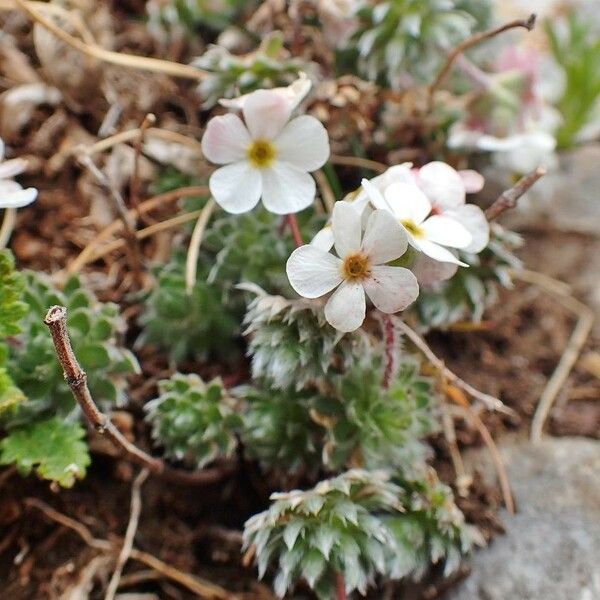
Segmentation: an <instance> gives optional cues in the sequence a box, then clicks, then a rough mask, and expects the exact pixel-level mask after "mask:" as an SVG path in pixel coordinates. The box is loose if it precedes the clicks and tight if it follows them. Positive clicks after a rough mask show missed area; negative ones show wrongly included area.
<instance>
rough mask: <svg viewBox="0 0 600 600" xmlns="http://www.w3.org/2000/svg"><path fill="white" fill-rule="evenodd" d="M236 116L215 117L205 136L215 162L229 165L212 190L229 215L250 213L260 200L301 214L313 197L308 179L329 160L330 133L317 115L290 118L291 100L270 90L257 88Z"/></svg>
mask: <svg viewBox="0 0 600 600" xmlns="http://www.w3.org/2000/svg"><path fill="white" fill-rule="evenodd" d="M242 112H243V115H244V121H245V124H244V122H242V120H241V119H240V117H238V116H237V115H233V114H228V115H224V116H220V117H214V118H213V119H211V120H210V121H209V123H208V125H207V128H206V132H205V134H204V137H203V138H202V151H203V153H204V156H205V157H206V158H207V159H208V160H210V161H211V162H214V163H217V164H221V165H225V166H224V167H221V168H220V169H217V170H216V171H215V172H214V173H213V174H212V175H211V177H210V181H209V187H210V192H211V194H212V195H213V197H214V199H215V200H216V202H217V203H218V204H220V205H221V206H222V207H223V208H224V209H225V210H226V211H227V212H230V213H234V214H238V213H243V212H247V211H249V210H251V209H252V208H254V207H255V206H256V204H257V203H258V201H259V200H260V199H261V198H262V201H263V204H264V205H265V208H266V209H267V210H269V211H271V212H273V213H276V214H279V215H284V214H288V213H295V212H298V211H300V210H302V209H304V208H306V207H307V206H309V205H310V204H311V202H312V201H313V200H314V197H315V190H316V186H315V181H314V179H313V178H312V177H311V176H310V175H309V172H310V171H316V170H317V169H319V168H320V167H322V166H323V165H324V164H325V162H326V161H327V159H328V158H329V141H328V139H327V131H326V130H325V128H324V127H323V125H322V124H321V123H320V122H319V121H318V120H317V119H315V118H314V117H311V116H308V115H303V116H300V117H296V118H295V119H292V120H291V121H290V120H289V119H290V114H291V108H290V103H289V101H288V100H287V99H286V98H285V97H283V96H282V95H281V94H279V93H277V92H274V91H271V90H258V91H256V92H253V93H252V94H250V95H249V96H248V98H247V99H246V101H245V102H244V105H243V109H242Z"/></svg>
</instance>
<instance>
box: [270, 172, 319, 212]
mask: <svg viewBox="0 0 600 600" xmlns="http://www.w3.org/2000/svg"><path fill="white" fill-rule="evenodd" d="M260 173H261V176H262V200H263V204H264V205H265V208H266V209H267V210H268V211H270V212H272V213H275V214H276V215H288V214H290V213H296V212H298V211H300V210H303V209H305V208H306V207H307V206H310V205H311V204H312V202H313V200H314V199H315V193H316V184H315V180H314V179H313V178H312V177H311V176H310V175H309V174H308V173H306V172H305V171H301V170H300V169H297V168H296V167H294V166H293V165H290V164H288V163H284V162H279V161H277V162H275V163H274V164H273V166H272V167H270V168H268V169H262V170H261V171H260Z"/></svg>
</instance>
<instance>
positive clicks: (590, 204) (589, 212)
mask: <svg viewBox="0 0 600 600" xmlns="http://www.w3.org/2000/svg"><path fill="white" fill-rule="evenodd" d="M558 161H559V163H558V166H557V167H556V168H552V169H549V171H548V173H547V174H546V175H545V176H544V177H542V179H540V181H538V182H537V183H536V184H535V185H534V186H533V187H532V188H531V190H530V191H529V192H528V193H527V194H526V195H525V196H524V197H523V198H522V199H521V200H520V201H519V207H518V209H517V210H513V211H510V212H509V213H507V214H506V215H505V217H503V222H505V223H506V224H508V225H509V226H511V227H513V226H517V227H519V226H539V225H540V224H548V225H551V226H552V227H555V228H556V229H558V230H559V231H571V232H578V233H586V234H590V235H596V236H600V197H599V196H598V190H599V189H600V169H599V168H598V165H600V144H588V145H585V146H581V147H580V148H577V149H575V150H571V151H568V152H563V153H561V154H560V155H559V157H558Z"/></svg>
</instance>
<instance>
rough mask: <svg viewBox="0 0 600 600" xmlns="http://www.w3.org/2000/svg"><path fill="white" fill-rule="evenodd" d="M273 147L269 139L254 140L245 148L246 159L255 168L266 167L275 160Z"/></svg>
mask: <svg viewBox="0 0 600 600" xmlns="http://www.w3.org/2000/svg"><path fill="white" fill-rule="evenodd" d="M275 154H276V152H275V147H274V146H273V144H271V142H270V141H269V140H261V139H259V140H254V141H253V142H252V143H251V144H250V145H249V146H248V149H247V150H246V155H247V156H248V160H249V161H250V163H251V164H252V166H253V167H255V168H256V169H266V168H267V167H270V166H271V164H272V163H273V161H274V160H275Z"/></svg>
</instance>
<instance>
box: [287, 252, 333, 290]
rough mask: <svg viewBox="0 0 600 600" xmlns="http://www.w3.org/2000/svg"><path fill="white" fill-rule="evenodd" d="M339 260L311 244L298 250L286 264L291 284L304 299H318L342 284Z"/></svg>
mask: <svg viewBox="0 0 600 600" xmlns="http://www.w3.org/2000/svg"><path fill="white" fill-rule="evenodd" d="M341 266H342V263H341V261H340V259H339V258H337V257H335V256H333V254H330V253H329V252H325V251H324V250H321V249H320V248H315V247H314V246H311V245H310V244H306V245H305V246H300V248H296V249H295V250H294V251H293V252H292V254H291V255H290V257H289V258H288V261H287V264H286V267H285V269H286V271H287V276H288V279H289V280H290V284H291V285H292V287H293V288H294V290H296V292H298V294H300V295H301V296H304V298H318V297H319V296H323V295H324V294H327V293H328V292H330V291H331V290H332V289H333V288H334V287H336V286H337V285H339V284H340V283H341V282H342V270H341Z"/></svg>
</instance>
